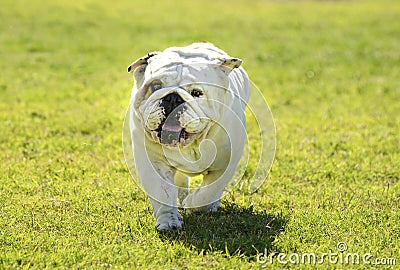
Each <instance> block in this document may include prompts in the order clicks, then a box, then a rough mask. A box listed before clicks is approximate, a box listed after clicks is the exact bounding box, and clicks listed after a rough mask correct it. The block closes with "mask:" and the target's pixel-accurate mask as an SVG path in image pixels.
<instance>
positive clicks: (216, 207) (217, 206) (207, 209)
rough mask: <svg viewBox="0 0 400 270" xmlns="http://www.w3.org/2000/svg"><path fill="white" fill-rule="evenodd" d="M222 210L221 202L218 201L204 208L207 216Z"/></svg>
mask: <svg viewBox="0 0 400 270" xmlns="http://www.w3.org/2000/svg"><path fill="white" fill-rule="evenodd" d="M220 208H221V203H220V201H219V200H218V201H216V202H213V203H211V204H209V205H206V206H205V207H204V213H206V214H209V213H215V212H217V211H218V210H219V209H220Z"/></svg>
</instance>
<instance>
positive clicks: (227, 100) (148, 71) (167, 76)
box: [128, 43, 250, 231]
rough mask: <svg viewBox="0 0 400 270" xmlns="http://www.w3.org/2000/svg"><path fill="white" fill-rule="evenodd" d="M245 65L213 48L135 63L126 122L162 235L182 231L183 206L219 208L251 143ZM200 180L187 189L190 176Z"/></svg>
mask: <svg viewBox="0 0 400 270" xmlns="http://www.w3.org/2000/svg"><path fill="white" fill-rule="evenodd" d="M241 63H242V61H241V60H240V59H238V58H232V57H230V56H228V55H227V54H226V53H225V52H223V51H222V50H220V49H218V48H216V47H215V46H213V45H212V44H210V43H194V44H192V45H190V46H187V47H172V48H168V49H166V50H165V51H163V52H154V53H149V54H148V55H147V56H145V57H143V58H140V59H138V60H136V61H135V62H133V63H132V64H131V65H130V66H129V67H128V72H134V86H133V91H132V97H131V103H130V109H129V117H130V132H131V138H132V146H133V155H134V161H135V166H136V169H137V172H138V176H139V179H140V184H141V185H142V186H143V188H144V190H145V192H146V193H147V195H148V197H149V199H150V202H151V205H152V207H153V212H154V215H155V218H156V228H157V230H159V231H167V230H180V229H182V217H181V215H180V214H179V213H178V205H179V203H178V197H179V199H180V206H181V207H182V208H184V209H188V210H190V209H191V210H203V211H205V212H210V211H216V210H217V209H218V207H219V199H220V197H221V196H222V194H223V191H224V189H225V187H226V185H227V184H228V182H229V181H230V179H231V178H232V177H233V175H234V173H235V170H236V166H237V164H238V162H239V160H240V158H241V156H242V153H243V147H244V144H245V142H246V139H247V138H246V126H245V125H246V119H245V113H244V109H245V107H246V103H247V101H248V99H249V95H250V83H249V79H248V77H247V74H246V72H245V71H244V69H243V68H242V67H240V65H241ZM199 174H200V175H203V182H202V185H201V187H199V188H197V189H195V190H194V191H193V192H190V190H189V188H188V187H189V177H191V176H195V175H199Z"/></svg>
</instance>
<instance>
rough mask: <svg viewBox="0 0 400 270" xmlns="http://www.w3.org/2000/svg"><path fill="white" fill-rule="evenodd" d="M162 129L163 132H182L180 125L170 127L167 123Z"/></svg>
mask: <svg viewBox="0 0 400 270" xmlns="http://www.w3.org/2000/svg"><path fill="white" fill-rule="evenodd" d="M161 129H162V130H163V131H169V132H176V133H178V132H181V131H182V127H181V126H180V125H168V124H167V123H166V122H165V123H164V125H163V126H162V128H161Z"/></svg>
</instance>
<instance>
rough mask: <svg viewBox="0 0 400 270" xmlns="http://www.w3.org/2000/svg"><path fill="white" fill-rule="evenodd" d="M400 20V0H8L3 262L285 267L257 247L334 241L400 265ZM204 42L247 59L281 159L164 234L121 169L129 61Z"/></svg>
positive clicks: (0, 119) (1, 89)
mask: <svg viewBox="0 0 400 270" xmlns="http://www.w3.org/2000/svg"><path fill="white" fill-rule="evenodd" d="M399 17H400V4H399V2H398V1H369V2H366V1H348V2H347V1H261V0H260V1H236V0H235V1H223V0H213V1H208V0H207V1H175V2H173V1H133V0H129V1H127V0H124V1H113V2H111V1H94V0H85V1H63V0H56V1H37V0H33V1H22V0H21V1H9V0H3V1H2V2H1V9H0V59H1V61H0V67H1V69H0V70H1V72H0V127H1V130H0V131H1V132H0V268H5V269H8V268H18V269H26V268H31V267H32V268H37V269H42V268H53V267H59V268H106V267H112V268H117V269H121V268H139V267H140V268H148V269H154V268H162V269H171V268H176V269H186V268H189V269H193V268H204V269H223V268H225V269H247V268H254V269H258V268H261V267H263V266H267V267H268V268H269V267H271V268H276V269H278V268H281V267H289V266H290V264H289V265H286V266H284V265H281V264H279V263H277V261H276V260H275V262H274V264H273V265H272V266H270V265H269V263H266V264H260V263H258V262H257V260H256V258H257V251H258V252H264V251H265V250H267V251H268V252H269V253H270V254H271V253H272V252H282V253H286V254H291V253H299V254H302V253H311V252H314V253H316V254H322V253H327V252H329V251H330V250H331V251H333V252H335V251H337V250H336V244H337V243H338V242H340V241H343V242H346V244H347V246H348V250H347V251H346V252H352V253H359V254H364V253H371V254H373V256H374V257H386V258H396V259H397V265H396V266H386V268H388V267H389V268H390V267H392V268H396V267H397V268H398V267H399V265H400V244H399V239H400V183H399V182H400V166H399V164H400V113H399V112H400V82H399V78H400V50H399V45H400V20H399V19H398V18H399ZM198 40H207V41H210V42H213V43H214V44H216V45H217V46H219V47H221V48H223V49H225V50H226V51H228V52H229V53H230V54H231V55H233V56H236V57H240V58H242V59H243V60H244V67H245V68H246V70H247V71H248V73H249V75H250V77H251V79H252V80H253V81H254V82H255V83H256V85H258V87H259V88H260V89H261V91H262V92H263V94H264V96H265V97H266V98H267V100H268V102H269V104H270V106H271V109H272V112H273V114H274V118H275V122H276V128H277V153H276V159H275V162H274V165H273V167H272V170H271V173H270V175H269V177H268V179H267V181H266V182H265V183H264V185H263V186H262V187H261V188H260V189H259V190H258V191H257V192H256V193H254V194H248V193H247V192H246V191H245V190H240V188H239V187H237V188H236V189H235V190H234V191H233V192H232V193H231V194H230V195H228V196H227V197H226V198H225V199H224V208H223V210H222V211H221V212H219V213H216V214H212V215H209V216H203V215H189V216H186V217H185V231H184V232H182V233H181V234H179V235H158V234H157V232H156V231H155V229H154V219H153V217H152V213H151V209H150V205H149V202H148V200H147V198H146V196H145V194H144V193H143V192H142V191H141V190H140V189H139V188H138V187H137V186H136V184H135V183H134V181H133V180H132V179H131V177H130V175H129V173H128V171H127V168H126V165H125V163H124V157H123V152H122V147H121V140H122V138H121V133H122V123H123V118H124V115H125V110H126V108H127V106H128V102H129V97H130V89H131V86H132V85H131V84H132V78H131V75H129V74H127V73H126V67H127V65H129V64H130V63H131V61H133V60H135V59H136V58H138V57H140V56H142V55H144V54H146V53H147V52H149V51H154V50H162V49H164V48H166V47H169V46H173V45H187V44H190V43H191V42H194V41H198ZM251 128H252V127H251V126H250V129H251ZM252 143H253V150H252V152H251V153H252V154H254V155H256V154H255V153H254V151H255V150H254V149H257V147H258V142H257V141H253V142H252ZM254 162H255V161H254V160H253V161H252V162H251V163H250V164H249V165H250V166H249V171H248V172H249V173H251V170H253V169H254V167H255V163H254ZM345 266H346V265H341V264H329V263H327V262H325V263H324V264H323V265H309V264H308V265H307V264H305V265H297V267H299V268H307V269H314V268H321V269H326V268H344V267H345ZM350 266H351V267H353V268H364V267H367V268H370V267H371V268H374V267H377V266H368V265H363V264H361V265H350ZM382 268H385V267H382Z"/></svg>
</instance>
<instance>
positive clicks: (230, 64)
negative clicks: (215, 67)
mask: <svg viewBox="0 0 400 270" xmlns="http://www.w3.org/2000/svg"><path fill="white" fill-rule="evenodd" d="M220 60H221V63H220V65H221V67H223V69H224V71H226V72H227V73H228V74H229V73H230V72H231V71H232V70H233V69H234V68H238V67H240V65H241V64H242V62H243V61H242V60H241V59H239V58H222V59H220Z"/></svg>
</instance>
